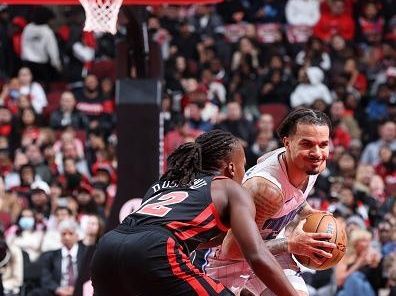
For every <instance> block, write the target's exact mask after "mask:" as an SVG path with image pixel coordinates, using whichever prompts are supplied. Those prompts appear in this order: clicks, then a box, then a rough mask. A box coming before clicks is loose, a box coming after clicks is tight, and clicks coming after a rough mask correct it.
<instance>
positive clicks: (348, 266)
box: [335, 230, 381, 296]
mask: <svg viewBox="0 0 396 296" xmlns="http://www.w3.org/2000/svg"><path fill="white" fill-rule="evenodd" d="M370 243H371V234H370V233H369V232H367V231H364V230H355V231H353V232H352V233H351V237H350V240H349V245H350V246H349V247H348V248H347V250H348V251H347V254H346V255H345V256H344V258H343V259H342V260H341V262H340V263H339V264H338V265H337V266H336V270H335V275H336V281H337V285H338V286H339V287H342V289H341V291H340V292H338V293H337V295H338V296H343V295H348V296H349V295H367V296H374V295H376V293H375V292H374V289H373V287H372V285H371V284H370V282H369V281H368V279H367V275H366V274H365V272H364V268H366V269H369V270H370V269H375V268H376V267H377V266H378V264H379V262H380V259H381V255H380V254H379V253H378V252H377V251H376V250H374V249H373V248H371V247H370ZM366 272H367V271H366Z"/></svg>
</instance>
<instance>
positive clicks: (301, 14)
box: [285, 0, 320, 27]
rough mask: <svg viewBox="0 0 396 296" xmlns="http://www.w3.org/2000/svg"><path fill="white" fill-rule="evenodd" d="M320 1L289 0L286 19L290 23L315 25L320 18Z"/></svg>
mask: <svg viewBox="0 0 396 296" xmlns="http://www.w3.org/2000/svg"><path fill="white" fill-rule="evenodd" d="M319 8H320V3H319V1H305V0H288V1H287V3H286V7H285V13H286V20H287V22H288V24H290V25H297V26H301V25H304V26H310V27H312V26H314V25H315V24H316V23H317V22H318V21H319V18H320V9H319Z"/></svg>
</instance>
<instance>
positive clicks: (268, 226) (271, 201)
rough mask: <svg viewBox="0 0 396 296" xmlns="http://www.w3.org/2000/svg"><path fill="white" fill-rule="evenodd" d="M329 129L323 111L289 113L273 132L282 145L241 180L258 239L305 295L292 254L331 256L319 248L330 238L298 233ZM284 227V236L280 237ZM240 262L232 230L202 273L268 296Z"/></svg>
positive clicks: (325, 151)
mask: <svg viewBox="0 0 396 296" xmlns="http://www.w3.org/2000/svg"><path fill="white" fill-rule="evenodd" d="M330 127H331V125H330V120H329V119H328V117H327V116H326V115H325V114H324V113H322V112H319V111H313V110H310V109H304V108H303V109H297V110H294V111H292V112H291V113H290V114H289V115H288V116H287V117H286V118H285V119H284V121H283V122H282V123H281V125H280V127H279V129H278V135H279V137H280V138H281V140H282V142H283V145H284V147H283V148H279V149H276V150H274V151H272V152H269V153H267V154H265V155H263V156H262V157H261V158H260V159H259V160H258V163H257V165H255V166H254V167H252V168H251V169H250V170H248V171H247V172H246V174H245V178H244V182H243V186H244V187H245V188H246V189H247V190H248V191H249V192H250V194H251V196H252V198H253V199H254V202H255V205H256V223H257V225H258V227H259V229H260V231H261V235H262V238H263V239H264V240H265V241H266V245H267V246H268V248H269V249H270V251H271V252H272V253H273V254H275V256H276V257H277V259H278V262H279V263H280V264H281V266H282V267H283V268H284V272H285V274H286V275H287V277H288V279H289V280H290V282H291V283H292V285H293V286H294V288H295V289H296V290H298V291H299V293H300V295H308V291H307V287H306V285H305V282H304V280H303V279H302V277H301V276H300V275H299V269H298V267H297V265H296V263H295V261H294V260H293V258H292V256H291V253H293V254H299V255H305V256H309V257H310V258H311V259H312V260H313V261H315V262H317V263H320V262H322V261H323V260H326V259H327V258H331V251H330V253H329V252H326V251H324V250H323V249H322V248H326V249H327V250H332V249H333V248H334V247H335V245H334V244H333V243H329V242H327V241H326V240H327V239H329V238H331V234H326V233H306V232H304V231H303V230H302V225H303V223H304V219H305V218H306V217H307V216H308V215H309V214H311V213H314V212H317V210H314V209H312V208H311V207H310V206H309V204H308V203H307V202H306V198H307V195H308V193H309V192H310V190H311V189H312V187H313V186H314V184H315V181H316V178H317V176H318V174H320V173H321V172H322V171H323V170H324V169H325V167H326V159H327V157H328V155H329V134H330ZM285 227H286V231H285V235H284V236H283V237H282V238H279V236H278V234H279V233H280V232H281V231H282V230H284V229H285ZM242 258H243V257H242V255H241V252H240V250H239V247H238V245H237V243H236V241H235V240H234V238H233V234H232V232H228V234H227V236H226V237H225V239H224V241H223V244H222V246H220V247H218V248H213V249H212V250H211V251H210V253H209V255H208V263H207V264H205V265H204V266H203V269H204V271H205V272H206V273H207V274H208V275H209V276H211V277H213V278H215V279H217V280H219V281H221V282H222V283H223V284H224V285H226V286H227V287H228V288H229V289H231V291H233V292H234V293H235V294H236V295H238V294H239V293H241V295H258V296H259V295H273V294H272V293H271V292H270V290H269V289H266V287H265V285H264V284H263V283H262V282H261V281H260V280H259V279H258V278H257V277H256V276H255V275H254V272H253V271H252V270H251V269H250V267H249V265H248V263H247V262H246V261H244V260H243V259H242Z"/></svg>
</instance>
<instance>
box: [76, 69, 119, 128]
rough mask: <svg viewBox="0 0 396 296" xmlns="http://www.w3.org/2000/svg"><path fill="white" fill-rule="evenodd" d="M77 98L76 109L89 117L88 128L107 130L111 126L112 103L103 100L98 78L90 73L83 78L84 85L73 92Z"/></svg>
mask: <svg viewBox="0 0 396 296" xmlns="http://www.w3.org/2000/svg"><path fill="white" fill-rule="evenodd" d="M74 95H75V97H76V99H77V110H79V111H80V112H82V113H83V114H85V115H86V116H87V117H88V119H89V128H90V129H95V128H98V129H101V130H104V131H105V132H109V131H110V130H111V127H112V117H111V114H112V112H113V109H112V108H113V103H112V102H111V101H110V100H104V98H103V96H102V94H101V90H100V85H99V81H98V78H97V77H96V76H95V75H93V74H90V75H88V76H87V77H86V78H85V80H84V87H83V88H82V89H77V90H76V91H75V92H74Z"/></svg>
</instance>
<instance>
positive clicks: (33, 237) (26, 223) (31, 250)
mask: <svg viewBox="0 0 396 296" xmlns="http://www.w3.org/2000/svg"><path fill="white" fill-rule="evenodd" d="M43 237H44V232H43V231H42V230H39V229H37V225H36V218H35V213H34V212H33V210H31V209H24V210H22V212H21V214H20V216H19V218H18V220H17V225H15V226H14V227H13V228H11V229H9V230H8V231H7V234H6V238H7V244H8V245H9V246H17V247H19V248H21V249H22V250H23V251H25V252H26V253H27V254H28V255H29V260H30V261H32V262H34V261H36V260H37V259H38V257H39V256H40V254H41V242H42V239H43Z"/></svg>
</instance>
